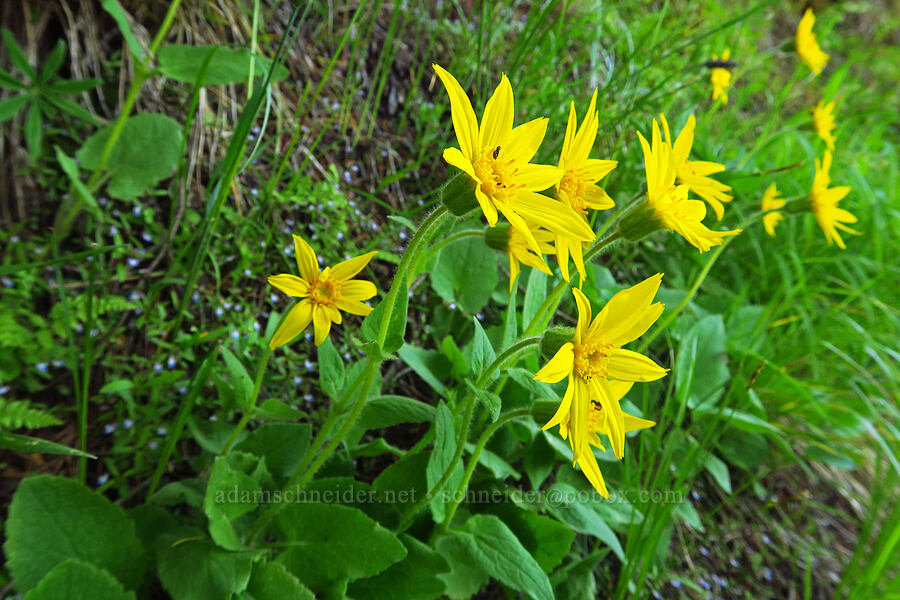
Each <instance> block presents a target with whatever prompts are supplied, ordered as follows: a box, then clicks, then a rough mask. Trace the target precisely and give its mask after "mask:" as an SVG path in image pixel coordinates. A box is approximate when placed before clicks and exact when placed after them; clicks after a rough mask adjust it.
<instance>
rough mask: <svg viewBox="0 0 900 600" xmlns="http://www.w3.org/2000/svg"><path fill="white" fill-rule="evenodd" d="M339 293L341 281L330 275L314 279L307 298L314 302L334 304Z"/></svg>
mask: <svg viewBox="0 0 900 600" xmlns="http://www.w3.org/2000/svg"><path fill="white" fill-rule="evenodd" d="M340 295H341V283H340V282H339V281H335V280H334V279H332V278H331V277H330V276H326V277H325V278H324V279H318V280H316V282H315V283H313V284H312V286H310V289H309V299H310V300H312V301H313V302H315V303H316V304H334V303H335V302H337V299H338V298H339V297H340Z"/></svg>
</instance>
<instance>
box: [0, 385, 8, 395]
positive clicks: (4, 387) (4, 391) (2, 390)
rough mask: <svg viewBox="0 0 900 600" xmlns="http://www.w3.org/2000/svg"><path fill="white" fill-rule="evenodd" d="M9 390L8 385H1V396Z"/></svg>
mask: <svg viewBox="0 0 900 600" xmlns="http://www.w3.org/2000/svg"><path fill="white" fill-rule="evenodd" d="M8 391H9V386H8V385H4V386H3V387H0V396H5V395H6V392H8Z"/></svg>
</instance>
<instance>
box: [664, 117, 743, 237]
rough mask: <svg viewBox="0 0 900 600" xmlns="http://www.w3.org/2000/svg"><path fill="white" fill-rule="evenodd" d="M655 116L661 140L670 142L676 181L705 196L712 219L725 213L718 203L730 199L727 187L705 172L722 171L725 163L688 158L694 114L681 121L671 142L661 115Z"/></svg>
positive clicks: (667, 123)
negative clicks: (710, 209) (657, 117)
mask: <svg viewBox="0 0 900 600" xmlns="http://www.w3.org/2000/svg"><path fill="white" fill-rule="evenodd" d="M659 120H660V121H662V126H663V133H665V135H666V138H665V142H667V143H668V144H670V145H671V146H672V159H671V160H672V162H673V163H674V165H675V171H676V173H677V175H678V183H680V184H683V185H686V186H687V187H688V190H689V191H691V192H694V193H695V194H697V195H698V196H700V197H701V198H703V199H704V200H706V202H707V204H709V205H710V206H711V207H712V209H713V211H715V213H716V219H719V220H721V219H722V217H723V216H724V214H725V208H724V207H723V206H722V203H723V202H731V199H732V196H730V195H728V194H726V193H725V192H728V191H730V190H731V187H730V186H727V185H725V184H724V183H720V182H718V181H716V180H715V179H713V178H712V177H709V175H712V174H713V173H720V172H722V171H724V170H725V165H721V164H719V163H714V162H709V161H706V160H688V155H690V153H691V147H693V145H694V129H695V128H696V127H697V120H696V119H695V118H694V115H691V116H690V117H688V120H687V123H685V124H684V128H683V129H682V130H681V132H680V133H679V134H678V139H676V140H675V141H674V142H673V141H672V134H671V133H670V132H669V122H668V121H666V117H665V115H659Z"/></svg>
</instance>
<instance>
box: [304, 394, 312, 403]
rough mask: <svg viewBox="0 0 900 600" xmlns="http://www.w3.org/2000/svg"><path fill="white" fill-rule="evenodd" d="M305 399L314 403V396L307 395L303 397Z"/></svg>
mask: <svg viewBox="0 0 900 600" xmlns="http://www.w3.org/2000/svg"><path fill="white" fill-rule="evenodd" d="M303 399H304V400H306V401H307V402H312V401H313V395H312V394H307V395H305V396H303Z"/></svg>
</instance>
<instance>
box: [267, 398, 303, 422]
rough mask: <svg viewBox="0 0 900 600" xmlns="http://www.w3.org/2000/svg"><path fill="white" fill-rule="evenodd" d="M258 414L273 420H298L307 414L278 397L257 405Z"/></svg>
mask: <svg viewBox="0 0 900 600" xmlns="http://www.w3.org/2000/svg"><path fill="white" fill-rule="evenodd" d="M256 414H257V415H258V416H260V417H262V418H264V419H272V420H273V421H297V420H298V419H302V418H303V417H305V416H306V413H304V412H303V411H299V410H297V409H296V408H291V407H290V406H288V405H287V404H285V403H284V402H282V401H281V400H279V399H278V398H269V399H267V400H266V401H265V402H263V403H262V404H261V405H259V406H257V407H256Z"/></svg>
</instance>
